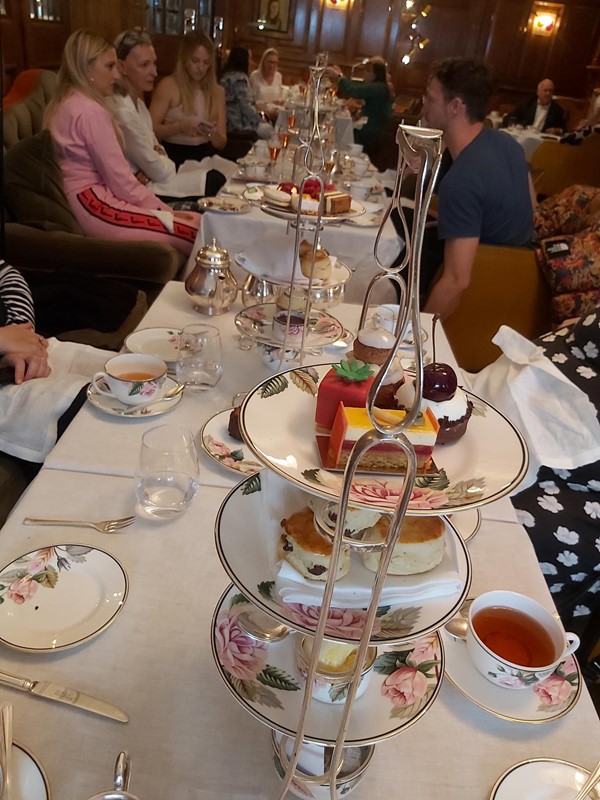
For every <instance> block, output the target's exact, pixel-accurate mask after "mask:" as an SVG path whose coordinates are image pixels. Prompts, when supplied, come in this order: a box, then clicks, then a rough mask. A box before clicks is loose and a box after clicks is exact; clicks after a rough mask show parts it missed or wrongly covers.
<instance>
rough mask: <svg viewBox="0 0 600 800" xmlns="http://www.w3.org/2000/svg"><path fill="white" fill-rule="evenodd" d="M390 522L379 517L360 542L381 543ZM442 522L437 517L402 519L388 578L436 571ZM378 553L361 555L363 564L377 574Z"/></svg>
mask: <svg viewBox="0 0 600 800" xmlns="http://www.w3.org/2000/svg"><path fill="white" fill-rule="evenodd" d="M389 525H390V518H389V517H381V519H380V520H379V522H378V523H377V524H376V525H375V526H374V527H373V528H371V530H370V531H369V534H368V536H365V537H363V541H370V542H373V543H376V542H383V541H385V538H386V536H387V534H388V531H389ZM445 527H446V526H445V525H444V521H443V520H442V518H441V517H405V518H404V520H403V521H402V526H401V528H400V536H399V537H398V540H397V542H396V545H395V546H394V552H393V553H392V558H391V561H390V565H389V568H388V575H415V574H417V573H420V572H428V571H429V570H430V569H433V568H434V567H437V565H438V564H439V563H440V561H441V560H442V558H443V557H444V549H445V540H444V530H445ZM380 557H381V553H380V552H377V551H374V552H372V553H363V554H362V560H363V564H364V565H365V567H366V568H367V569H370V570H372V571H373V572H376V571H377V568H378V566H379V559H380Z"/></svg>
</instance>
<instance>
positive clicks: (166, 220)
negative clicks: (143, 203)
mask: <svg viewBox="0 0 600 800" xmlns="http://www.w3.org/2000/svg"><path fill="white" fill-rule="evenodd" d="M146 212H147V213H148V214H152V216H153V217H156V218H157V219H159V220H160V221H161V222H162V224H163V225H164V226H165V228H166V229H167V230H168V231H169V233H173V231H174V230H175V226H174V222H173V212H172V211H161V210H160V209H158V208H147V209H146Z"/></svg>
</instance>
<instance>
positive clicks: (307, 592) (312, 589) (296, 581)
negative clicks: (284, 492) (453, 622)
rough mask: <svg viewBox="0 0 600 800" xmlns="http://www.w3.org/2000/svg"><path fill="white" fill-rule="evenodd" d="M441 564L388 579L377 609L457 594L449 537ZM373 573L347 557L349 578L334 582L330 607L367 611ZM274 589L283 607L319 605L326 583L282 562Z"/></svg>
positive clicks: (356, 557) (356, 558)
mask: <svg viewBox="0 0 600 800" xmlns="http://www.w3.org/2000/svg"><path fill="white" fill-rule="evenodd" d="M445 539H446V551H445V553H444V557H443V559H442V561H441V562H440V563H439V564H438V566H437V567H434V569H432V570H430V571H429V572H425V573H421V574H419V575H389V576H388V577H387V578H386V581H385V583H384V585H383V589H382V591H381V599H380V605H395V604H397V603H416V602H420V601H422V600H429V599H431V598H434V597H443V596H445V595H449V594H454V592H457V591H459V590H460V588H461V586H462V583H461V580H460V577H459V574H458V564H457V561H456V549H455V547H454V541H453V540H452V539H450V537H449V536H446V537H445ZM374 579H375V573H374V572H371V571H370V570H368V569H367V568H366V567H365V566H363V563H362V559H361V557H360V556H359V555H357V554H355V553H353V554H352V555H351V557H350V570H349V571H348V574H347V575H345V576H344V577H343V578H341V579H340V580H339V581H336V584H335V587H334V589H333V598H332V601H331V604H332V606H334V607H338V608H366V607H367V606H368V605H369V600H370V598H371V589H372V586H373V582H374ZM275 587H276V589H277V591H278V593H279V596H280V597H281V599H282V600H283V601H284V602H285V603H303V604H306V605H313V606H314V605H321V602H322V600H323V591H324V587H325V583H324V582H322V581H318V582H315V581H309V580H307V579H306V578H304V577H303V576H302V575H300V573H299V572H298V571H297V570H296V569H294V567H292V565H291V564H289V563H288V562H287V561H282V562H281V564H280V567H279V571H278V573H277V578H276V580H275Z"/></svg>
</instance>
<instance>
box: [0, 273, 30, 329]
mask: <svg viewBox="0 0 600 800" xmlns="http://www.w3.org/2000/svg"><path fill="white" fill-rule="evenodd" d="M0 302H1V303H2V306H3V309H2V311H3V312H4V313H2V315H1V316H2V317H4V319H3V323H4V325H11V324H13V323H20V322H31V323H32V324H35V312H34V309H33V298H32V296H31V291H30V289H29V286H28V285H27V281H26V280H25V278H24V277H23V276H22V275H21V273H20V272H19V271H18V270H16V269H15V268H14V267H11V266H9V265H8V264H7V263H6V262H5V261H2V260H0Z"/></svg>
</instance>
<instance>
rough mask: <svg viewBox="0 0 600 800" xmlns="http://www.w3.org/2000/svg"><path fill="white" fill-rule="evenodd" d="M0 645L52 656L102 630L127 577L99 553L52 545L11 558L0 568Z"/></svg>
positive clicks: (110, 558) (110, 618) (75, 546)
mask: <svg viewBox="0 0 600 800" xmlns="http://www.w3.org/2000/svg"><path fill="white" fill-rule="evenodd" d="M0 584H1V585H2V586H4V587H5V589H3V590H2V596H3V600H4V602H3V603H2V605H0V642H2V643H3V644H6V645H8V647H12V648H14V649H15V650H24V651H26V652H30V653H52V652H55V651H57V650H64V649H66V648H68V647H75V646H76V645H79V644H81V643H82V642H86V641H88V640H89V639H92V638H94V637H95V636H97V635H98V634H99V633H101V632H102V631H103V630H104V629H105V628H107V627H108V626H109V625H110V624H111V623H112V622H113V621H114V619H115V617H116V616H117V614H118V613H119V611H120V610H121V609H122V608H123V605H124V604H125V601H126V599H127V594H128V592H129V581H128V578H127V573H126V572H125V570H124V569H123V567H122V566H121V564H120V563H119V562H118V561H117V560H116V558H114V557H113V556H111V555H110V554H109V553H106V552H105V551H104V550H99V549H98V548H95V547H89V546H88V545H83V544H57V545H51V546H48V547H44V548H38V549H37V550H33V551H32V552H30V553H25V554H24V555H22V556H20V557H19V558H16V559H15V560H14V561H12V562H11V563H10V564H7V565H6V566H5V567H3V568H2V569H1V570H0Z"/></svg>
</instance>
